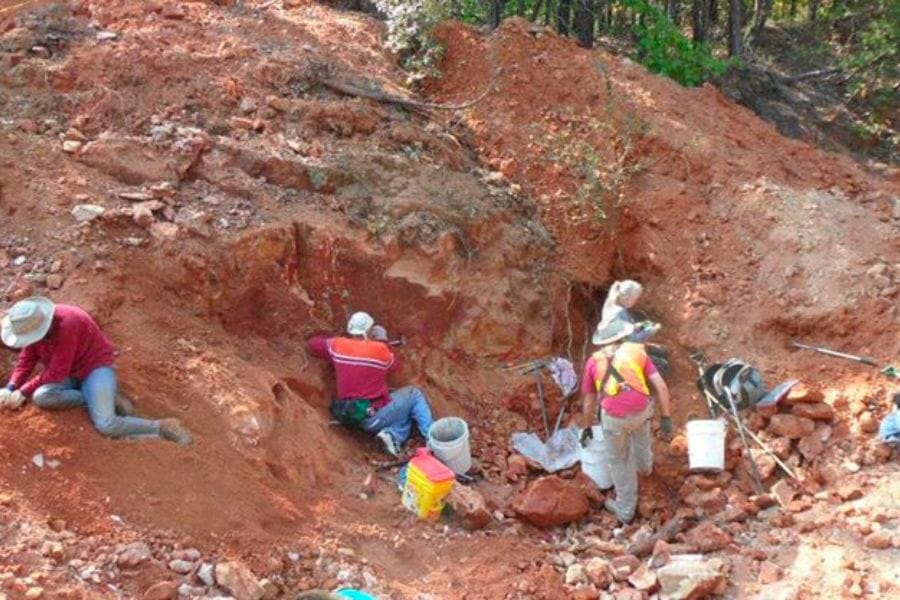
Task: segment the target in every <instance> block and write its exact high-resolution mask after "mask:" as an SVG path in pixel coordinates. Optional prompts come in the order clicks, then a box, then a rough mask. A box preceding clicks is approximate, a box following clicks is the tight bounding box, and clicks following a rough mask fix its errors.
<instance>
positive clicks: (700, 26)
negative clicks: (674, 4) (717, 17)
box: [691, 0, 712, 44]
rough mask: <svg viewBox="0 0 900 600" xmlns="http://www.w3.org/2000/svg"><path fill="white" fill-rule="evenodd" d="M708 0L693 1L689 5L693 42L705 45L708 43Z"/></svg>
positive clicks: (709, 6)
mask: <svg viewBox="0 0 900 600" xmlns="http://www.w3.org/2000/svg"><path fill="white" fill-rule="evenodd" d="M711 9H712V4H711V2H710V0H693V2H692V3H691V23H692V26H693V29H694V42H696V43H698V44H705V43H706V42H708V41H709V25H710V10H711Z"/></svg>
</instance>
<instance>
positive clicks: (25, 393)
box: [0, 296, 191, 444]
mask: <svg viewBox="0 0 900 600" xmlns="http://www.w3.org/2000/svg"><path fill="white" fill-rule="evenodd" d="M0 334H2V339H3V343H4V344H6V345H7V346H9V347H10V348H17V349H21V352H20V353H19V359H18V362H17V363H16V367H15V370H14V371H13V374H12V377H11V378H10V381H9V384H8V385H7V386H6V388H4V389H3V390H0V406H2V407H4V408H13V409H15V408H18V407H20V406H21V405H22V404H23V403H24V402H25V400H26V398H28V397H30V398H31V400H32V401H33V402H34V404H35V406H38V407H39V408H48V409H53V408H69V407H73V406H86V407H87V411H88V414H89V415H90V417H91V421H92V422H93V423H94V427H95V428H96V429H97V431H99V432H100V433H101V434H103V435H105V436H108V437H114V438H141V437H158V438H163V439H166V440H169V441H172V442H177V443H179V444H188V443H190V441H191V435H190V433H188V431H187V429H185V428H184V426H183V425H182V424H181V422H180V421H179V420H178V419H162V420H160V421H153V420H149V419H141V418H138V417H133V416H130V415H131V413H132V411H133V407H132V406H131V402H130V401H129V400H127V399H125V398H123V397H120V396H119V395H118V383H117V379H116V371H115V369H114V368H113V363H114V361H115V351H114V350H113V347H112V344H110V342H109V340H108V339H106V336H104V335H103V332H102V331H100V327H99V326H98V325H97V323H96V321H94V319H92V318H91V316H90V315H89V314H87V313H86V312H85V311H83V310H82V309H80V308H78V307H77V306H69V305H66V304H54V303H53V301H52V300H50V299H49V298H44V297H43V296H33V297H31V298H27V299H25V300H22V301H20V302H17V303H15V304H14V305H13V306H12V308H11V309H10V310H9V312H8V313H7V314H6V315H4V317H3V321H2V330H0ZM38 363H40V364H41V365H42V366H43V370H42V371H41V372H40V373H39V374H38V375H36V376H35V377H32V378H31V379H29V377H30V376H31V373H32V371H34V368H35V367H36V366H37V365H38ZM116 409H119V412H121V413H125V416H120V415H118V414H116Z"/></svg>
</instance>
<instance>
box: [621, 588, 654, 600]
mask: <svg viewBox="0 0 900 600" xmlns="http://www.w3.org/2000/svg"><path fill="white" fill-rule="evenodd" d="M613 600H647V594H646V593H644V592H642V591H641V590H636V589H634V588H622V589H621V590H616V591H615V593H613Z"/></svg>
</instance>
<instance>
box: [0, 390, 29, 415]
mask: <svg viewBox="0 0 900 600" xmlns="http://www.w3.org/2000/svg"><path fill="white" fill-rule="evenodd" d="M3 392H6V393H0V406H2V407H3V408H6V409H9V410H15V409H17V408H19V407H20V406H22V405H23V404H25V394H23V393H22V392H20V391H19V390H15V391H12V392H10V391H9V390H3Z"/></svg>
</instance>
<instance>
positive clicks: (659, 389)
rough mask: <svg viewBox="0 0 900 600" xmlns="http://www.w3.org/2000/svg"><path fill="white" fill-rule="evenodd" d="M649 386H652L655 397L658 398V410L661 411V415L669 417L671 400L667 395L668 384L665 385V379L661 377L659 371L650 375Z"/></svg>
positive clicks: (670, 414)
mask: <svg viewBox="0 0 900 600" xmlns="http://www.w3.org/2000/svg"><path fill="white" fill-rule="evenodd" d="M649 381H650V386H651V387H652V388H653V391H654V392H655V394H654V395H655V396H656V399H657V400H659V406H660V411H661V412H662V416H664V417H671V416H672V402H671V396H670V395H669V386H667V385H666V382H665V380H664V379H663V378H662V375H660V374H659V373H654V374H653V375H651V376H650V379H649Z"/></svg>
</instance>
